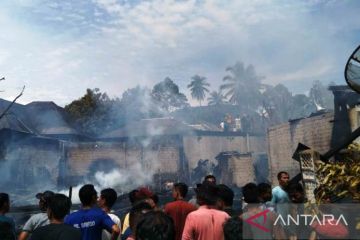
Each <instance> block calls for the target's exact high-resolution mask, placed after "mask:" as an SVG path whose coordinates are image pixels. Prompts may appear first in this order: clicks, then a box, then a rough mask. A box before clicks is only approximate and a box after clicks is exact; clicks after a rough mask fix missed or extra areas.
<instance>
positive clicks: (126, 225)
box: [121, 213, 130, 234]
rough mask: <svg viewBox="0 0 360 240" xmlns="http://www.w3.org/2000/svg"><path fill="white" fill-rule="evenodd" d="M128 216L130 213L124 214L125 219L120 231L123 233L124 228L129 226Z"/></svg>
mask: <svg viewBox="0 0 360 240" xmlns="http://www.w3.org/2000/svg"><path fill="white" fill-rule="evenodd" d="M129 216H130V213H127V214H126V215H125V219H124V223H123V227H122V232H121V234H124V233H125V231H126V229H127V228H128V227H130V223H129Z"/></svg>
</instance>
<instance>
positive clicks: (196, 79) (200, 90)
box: [187, 75, 210, 106]
mask: <svg viewBox="0 0 360 240" xmlns="http://www.w3.org/2000/svg"><path fill="white" fill-rule="evenodd" d="M191 79H192V81H191V83H190V84H189V85H188V86H187V87H188V88H189V89H190V92H191V97H192V98H195V99H197V100H198V101H199V104H200V106H201V101H202V100H204V99H205V94H206V92H209V89H208V88H207V87H209V86H210V84H209V83H207V82H206V77H202V76H199V75H195V76H193V77H192V78H191Z"/></svg>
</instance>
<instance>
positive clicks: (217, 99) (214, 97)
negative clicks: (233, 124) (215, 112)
mask: <svg viewBox="0 0 360 240" xmlns="http://www.w3.org/2000/svg"><path fill="white" fill-rule="evenodd" d="M207 100H208V105H209V106H210V105H222V104H225V102H226V99H225V97H224V95H223V94H222V92H221V90H219V91H212V92H211V93H210V97H208V99H207Z"/></svg>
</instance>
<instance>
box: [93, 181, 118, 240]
mask: <svg viewBox="0 0 360 240" xmlns="http://www.w3.org/2000/svg"><path fill="white" fill-rule="evenodd" d="M116 199H117V193H116V191H115V190H114V189H112V188H106V189H103V190H101V192H100V198H99V200H98V205H99V207H100V208H101V209H102V210H103V211H104V212H106V213H107V215H108V216H109V217H110V218H111V220H113V222H114V223H115V224H116V225H117V226H118V227H119V228H121V227H120V226H121V221H120V218H119V217H118V216H116V215H115V214H113V213H111V208H112V206H113V205H114V203H115V202H116ZM110 239H111V234H110V233H109V232H108V231H106V230H103V233H102V240H110ZM118 239H120V236H119V237H118Z"/></svg>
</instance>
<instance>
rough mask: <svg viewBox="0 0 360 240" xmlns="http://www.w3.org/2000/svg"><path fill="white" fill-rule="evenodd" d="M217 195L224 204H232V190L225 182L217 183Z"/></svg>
mask: <svg viewBox="0 0 360 240" xmlns="http://www.w3.org/2000/svg"><path fill="white" fill-rule="evenodd" d="M217 187H218V197H219V198H220V199H221V200H223V201H224V203H225V205H226V206H232V205H233V201H234V191H233V190H232V189H231V188H229V187H228V186H226V185H225V184H219V185H217Z"/></svg>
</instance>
